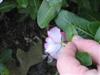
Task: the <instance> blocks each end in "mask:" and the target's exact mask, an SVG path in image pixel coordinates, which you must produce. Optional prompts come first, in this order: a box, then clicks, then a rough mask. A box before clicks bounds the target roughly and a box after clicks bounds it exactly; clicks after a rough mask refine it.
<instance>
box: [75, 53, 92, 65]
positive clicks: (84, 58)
mask: <svg viewBox="0 0 100 75" xmlns="http://www.w3.org/2000/svg"><path fill="white" fill-rule="evenodd" d="M76 58H77V59H78V60H79V61H80V63H81V64H82V65H84V66H91V65H92V57H91V56H90V55H89V54H88V53H86V52H77V53H76Z"/></svg>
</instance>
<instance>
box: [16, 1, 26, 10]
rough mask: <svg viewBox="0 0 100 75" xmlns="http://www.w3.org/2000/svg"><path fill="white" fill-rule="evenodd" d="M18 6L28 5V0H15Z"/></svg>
mask: <svg viewBox="0 0 100 75" xmlns="http://www.w3.org/2000/svg"><path fill="white" fill-rule="evenodd" d="M16 1H17V3H18V5H19V7H22V8H26V7H27V6H28V0H16Z"/></svg>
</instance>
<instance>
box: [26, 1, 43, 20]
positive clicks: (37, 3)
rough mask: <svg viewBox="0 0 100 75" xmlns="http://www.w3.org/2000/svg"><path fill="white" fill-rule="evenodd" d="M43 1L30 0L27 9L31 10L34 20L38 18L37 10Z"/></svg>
mask: <svg viewBox="0 0 100 75" xmlns="http://www.w3.org/2000/svg"><path fill="white" fill-rule="evenodd" d="M41 2H42V1H41V0H29V5H28V8H27V9H28V10H27V11H28V12H29V14H30V16H31V18H32V19H33V20H35V19H36V16H37V12H38V9H39V7H40V4H41Z"/></svg>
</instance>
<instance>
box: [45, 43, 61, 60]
mask: <svg viewBox="0 0 100 75" xmlns="http://www.w3.org/2000/svg"><path fill="white" fill-rule="evenodd" d="M60 48H61V44H52V45H49V47H48V49H47V50H45V52H46V53H49V54H50V55H51V56H52V57H53V58H57V55H58V52H59V50H60Z"/></svg>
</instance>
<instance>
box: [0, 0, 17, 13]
mask: <svg viewBox="0 0 100 75" xmlns="http://www.w3.org/2000/svg"><path fill="white" fill-rule="evenodd" d="M15 7H16V4H15V3H13V2H10V1H9V2H4V3H2V4H0V12H2V13H4V12H9V11H10V10H12V9H13V8H15Z"/></svg>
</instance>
